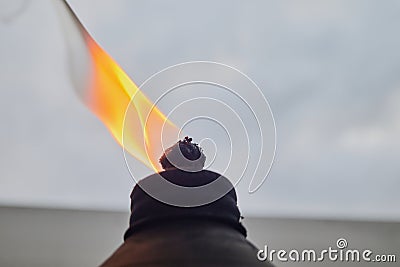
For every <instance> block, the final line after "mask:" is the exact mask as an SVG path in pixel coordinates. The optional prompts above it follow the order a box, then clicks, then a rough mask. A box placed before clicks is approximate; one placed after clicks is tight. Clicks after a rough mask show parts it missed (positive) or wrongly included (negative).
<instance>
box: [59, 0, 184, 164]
mask: <svg viewBox="0 0 400 267" xmlns="http://www.w3.org/2000/svg"><path fill="white" fill-rule="evenodd" d="M56 3H57V4H58V7H59V11H61V14H60V15H61V16H62V18H63V20H64V26H66V27H67V33H68V34H69V35H68V37H69V38H68V41H69V42H70V46H69V48H70V49H72V51H70V52H72V54H73V55H72V60H74V55H75V60H76V59H77V58H76V57H77V56H78V55H82V54H83V55H85V56H86V57H88V60H89V65H88V68H89V70H84V69H82V71H81V72H79V68H82V65H84V64H82V62H75V63H76V64H75V66H76V67H77V68H78V70H77V69H74V70H73V71H74V72H75V76H78V75H80V76H82V75H83V74H84V73H85V72H89V74H88V77H83V78H84V79H85V78H86V81H85V82H84V83H83V84H79V82H78V84H76V83H75V87H76V89H77V90H78V92H79V95H80V96H81V98H82V99H83V101H84V103H85V104H86V105H87V106H88V107H89V108H90V110H91V111H92V112H93V113H94V114H95V115H96V116H97V117H98V118H99V119H100V120H101V121H102V122H103V123H104V124H105V125H106V127H107V128H108V129H109V131H110V132H111V134H112V135H113V136H114V138H115V139H116V141H117V142H118V143H119V144H120V145H121V146H122V147H123V148H124V149H125V150H127V151H128V152H129V153H130V154H131V155H133V156H134V157H135V158H137V159H138V160H140V161H141V162H142V163H144V164H145V165H146V166H148V167H151V168H153V169H155V170H156V171H157V170H160V167H159V164H158V158H159V157H160V156H161V153H162V148H163V147H162V140H164V141H165V140H168V141H167V142H168V143H171V141H172V142H173V139H175V140H176V138H177V137H178V133H179V129H178V127H176V126H175V125H174V124H173V123H172V122H171V121H169V120H168V118H167V117H166V116H165V115H164V114H163V113H162V112H161V111H160V110H159V109H158V108H157V107H156V106H155V105H154V104H153V103H152V102H151V101H150V100H149V99H148V98H147V97H146V96H145V95H144V94H143V92H142V91H140V89H139V88H138V87H137V86H136V85H135V83H134V82H133V81H132V80H131V79H130V78H129V77H128V75H127V74H126V73H125V72H124V71H123V70H122V69H121V67H120V66H118V64H117V63H116V62H115V61H114V60H113V59H112V58H111V57H110V56H109V55H108V54H107V53H106V52H105V51H104V50H103V49H102V48H101V47H100V46H99V45H98V44H97V43H96V41H95V40H94V39H93V38H92V37H91V36H90V34H89V33H88V32H87V31H86V29H85V28H84V26H83V25H82V24H81V23H80V21H79V19H78V18H77V17H76V15H75V14H74V12H73V11H72V9H71V8H70V7H69V5H68V3H67V2H66V1H59V0H57V1H56ZM60 4H61V5H60ZM71 42H75V43H71ZM78 61H82V58H79V59H78ZM78 72H79V73H78ZM73 79H74V80H79V79H78V77H73ZM128 107H129V108H128Z"/></svg>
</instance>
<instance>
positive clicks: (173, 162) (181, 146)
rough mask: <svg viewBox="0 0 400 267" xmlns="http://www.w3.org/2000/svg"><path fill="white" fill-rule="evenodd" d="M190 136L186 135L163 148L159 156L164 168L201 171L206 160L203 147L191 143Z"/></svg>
mask: <svg viewBox="0 0 400 267" xmlns="http://www.w3.org/2000/svg"><path fill="white" fill-rule="evenodd" d="M192 140H193V139H192V138H189V137H188V136H186V137H185V138H184V139H183V140H179V141H178V142H177V143H175V144H174V145H173V146H171V147H169V148H168V149H166V150H165V152H164V154H163V155H162V156H161V158H160V160H159V161H160V164H161V166H162V167H163V169H164V170H166V171H167V170H172V169H180V170H184V171H190V172H196V171H201V170H202V169H203V167H204V163H205V161H206V156H205V155H204V153H203V149H202V148H201V147H199V145H198V144H196V143H192Z"/></svg>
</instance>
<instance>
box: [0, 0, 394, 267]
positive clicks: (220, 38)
mask: <svg viewBox="0 0 400 267" xmlns="http://www.w3.org/2000/svg"><path fill="white" fill-rule="evenodd" d="M51 2H52V1H50V0H46V1H45V0H43V1H32V0H14V1H5V0H0V32H1V35H0V36H1V37H0V38H1V42H0V58H1V64H0V86H1V90H0V119H1V122H2V124H1V125H0V147H1V151H0V206H2V207H1V208H0V265H1V266H93V265H97V264H99V263H100V262H102V261H103V260H104V259H105V258H106V257H107V256H108V255H109V254H110V253H111V252H112V251H113V250H114V249H115V248H116V247H117V246H118V244H120V243H121V242H122V235H123V232H124V231H125V230H126V228H127V225H128V215H129V214H128V212H129V204H130V203H129V194H130V192H131V190H132V188H133V186H134V181H133V180H132V179H131V177H130V175H129V172H128V171H127V168H126V166H125V162H124V158H123V153H122V149H121V148H120V147H119V146H118V144H117V143H116V142H115V141H114V139H113V138H112V137H111V135H110V134H109V132H108V131H107V129H106V128H105V127H104V126H103V125H102V123H101V122H100V121H99V120H98V119H97V118H96V117H95V116H94V115H93V114H92V113H91V112H90V111H89V110H88V109H87V108H86V107H85V106H84V105H83V104H82V103H81V102H80V101H79V99H78V97H77V96H76V95H75V93H74V90H73V87H72V84H71V81H70V80H69V76H68V64H67V61H68V54H67V53H66V44H65V39H64V36H63V34H64V33H63V31H62V28H61V26H60V23H59V21H58V18H57V13H56V11H55V9H54V6H53V5H52V3H51ZM68 2H69V3H70V4H71V5H72V7H73V9H74V10H75V12H76V13H77V15H78V16H79V18H80V19H81V21H82V22H83V24H84V25H85V26H86V27H87V29H88V30H89V32H90V33H91V34H92V36H93V37H94V38H95V39H96V40H97V41H98V42H99V43H100V44H101V45H102V46H103V48H104V49H105V50H106V51H108V52H109V53H110V54H111V55H112V56H113V57H114V59H115V60H116V61H117V62H118V63H119V64H120V65H121V66H122V67H123V68H124V70H125V71H126V72H127V73H128V74H129V75H130V77H131V78H132V79H133V80H134V81H135V82H136V83H137V84H141V83H142V82H143V81H145V80H146V79H147V78H148V77H149V76H151V75H152V74H154V73H156V72H157V71H160V70H161V69H163V68H165V67H168V66H171V65H174V64H177V63H182V62H186V61H192V60H210V61H216V62H221V63H224V64H228V65H231V66H233V67H235V68H237V69H239V70H241V71H243V72H244V73H246V74H247V75H248V76H249V77H251V78H252V79H253V80H254V81H255V82H256V83H257V84H258V86H259V87H260V88H261V90H262V91H263V93H264V95H265V96H266V97H267V99H268V101H269V104H270V106H271V109H272V111H273V114H274V117H275V121H276V127H277V151H276V158H275V162H274V166H273V168H272V170H271V172H270V175H269V177H268V179H267V180H266V182H265V183H264V184H263V186H262V187H261V188H260V189H259V190H258V191H257V192H256V193H254V194H248V193H247V191H246V190H242V189H243V188H244V189H247V185H245V186H243V188H241V187H240V185H239V188H238V193H239V207H240V209H241V211H242V213H243V215H244V216H245V217H246V219H245V224H246V225H247V226H248V231H249V236H250V239H251V240H253V241H254V242H255V243H256V244H257V245H258V246H260V247H262V246H264V244H268V245H270V246H274V248H284V249H290V248H294V247H295V248H300V247H308V248H315V249H317V248H322V249H324V248H327V247H329V246H332V245H334V244H335V242H336V240H337V239H338V238H340V237H344V238H346V239H347V240H348V242H349V244H350V246H351V247H354V248H359V249H362V248H370V249H375V250H376V251H377V253H378V252H379V253H387V254H397V255H398V256H397V258H398V260H400V259H399V257H400V252H399V247H400V225H399V222H400V207H399V203H400V194H398V188H399V187H400V165H399V164H398V160H399V158H400V141H399V139H398V136H399V134H400V107H399V104H400V75H399V73H400V50H399V47H400V38H399V35H398V29H399V28H400V16H398V14H399V12H400V2H399V1H396V0H387V1H378V0H375V1H364V0H352V1H345V0H326V1H317V0H301V1H253V2H251V3H245V2H244V1H225V0H224V1H201V2H199V1H162V0H158V1H155V0H154V1H153V0H150V1H129V0H114V1H107V0H97V1H95V0H85V1H77V0H70V1H68ZM145 93H146V92H145ZM138 164H139V163H138ZM276 264H277V266H286V265H293V266H301V265H300V264H282V263H276ZM306 265H308V263H307V264H306ZM342 265H343V266H347V265H346V264H344V263H336V264H334V266H342ZM386 265H389V266H391V265H390V264H386ZM369 266H375V265H374V264H369ZM376 266H379V264H376ZM393 266H397V265H396V264H393Z"/></svg>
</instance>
